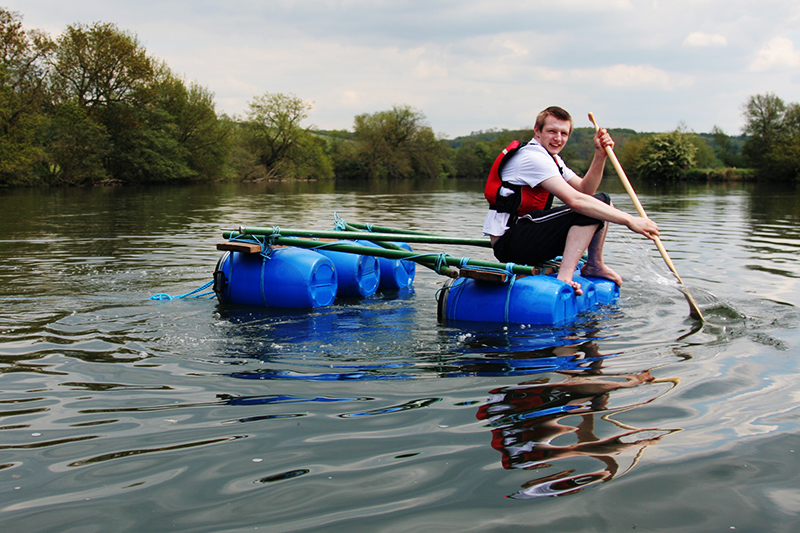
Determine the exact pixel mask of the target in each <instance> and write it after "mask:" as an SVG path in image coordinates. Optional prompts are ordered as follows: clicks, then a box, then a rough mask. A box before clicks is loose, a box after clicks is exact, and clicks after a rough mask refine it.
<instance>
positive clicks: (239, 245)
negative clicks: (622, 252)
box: [214, 217, 619, 325]
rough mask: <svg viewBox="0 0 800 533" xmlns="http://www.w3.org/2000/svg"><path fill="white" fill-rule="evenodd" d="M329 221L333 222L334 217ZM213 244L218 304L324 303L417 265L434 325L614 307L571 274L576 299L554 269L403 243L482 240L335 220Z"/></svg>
mask: <svg viewBox="0 0 800 533" xmlns="http://www.w3.org/2000/svg"><path fill="white" fill-rule="evenodd" d="M337 218H338V217H337ZM223 235H224V237H225V238H226V239H227V241H225V242H222V243H219V244H217V249H218V250H221V251H223V252H225V253H224V254H223V255H222V256H221V257H220V259H219V261H218V262H217V267H216V269H215V272H214V292H215V293H216V296H217V298H218V299H219V301H220V302H221V303H225V304H238V305H256V306H266V307H272V308H286V309H303V308H305V309H312V308H320V307H326V306H330V305H332V304H333V303H334V301H337V300H350V299H354V298H356V299H357V298H367V297H370V296H372V295H373V294H375V293H376V292H386V291H399V290H404V289H408V288H410V287H411V286H412V285H413V282H414V278H415V275H416V265H422V266H424V267H427V268H430V269H431V270H433V271H435V272H437V273H438V274H440V275H443V276H446V277H447V280H446V281H445V283H444V286H443V287H442V289H440V290H439V291H438V292H437V295H436V296H437V300H438V319H439V321H440V322H460V321H465V322H484V323H506V324H530V325H564V324H567V323H570V322H573V321H574V320H575V319H576V317H577V316H578V314H579V313H581V312H584V311H587V310H591V309H594V308H596V307H597V306H598V305H608V304H613V303H614V302H615V301H616V300H617V298H618V297H619V288H618V287H617V285H616V284H615V283H614V282H612V281H609V280H606V279H600V278H588V277H583V276H580V275H579V273H578V272H576V273H575V276H574V279H575V281H577V282H579V283H580V284H581V287H582V288H583V294H582V295H580V296H576V295H575V292H574V291H573V289H572V288H571V287H570V286H569V285H567V284H566V283H564V282H562V281H559V280H558V279H556V277H555V276H556V273H557V268H558V264H557V263H552V264H548V265H539V266H527V265H517V264H513V263H495V262H488V261H479V260H473V259H469V258H458V257H453V256H450V255H447V254H442V253H439V254H431V253H419V252H415V251H413V249H412V247H411V245H410V243H428V244H451V245H452V244H457V245H474V246H482V247H488V248H490V247H491V245H490V243H489V241H488V240H486V239H463V238H454V237H449V236H443V235H433V234H428V233H421V232H412V231H406V230H398V229H394V228H383V227H376V226H372V225H365V224H348V223H345V222H343V221H341V220H338V221H337V226H336V229H335V230H332V231H318V230H300V229H282V228H279V227H271V228H252V227H240V228H238V229H237V230H236V231H227V232H225V233H224V234H223Z"/></svg>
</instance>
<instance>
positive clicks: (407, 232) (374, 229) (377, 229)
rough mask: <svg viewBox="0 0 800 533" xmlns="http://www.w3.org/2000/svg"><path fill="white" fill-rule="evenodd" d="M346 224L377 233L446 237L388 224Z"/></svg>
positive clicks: (346, 223) (353, 227)
mask: <svg viewBox="0 0 800 533" xmlns="http://www.w3.org/2000/svg"><path fill="white" fill-rule="evenodd" d="M345 225H347V226H349V227H348V228H347V229H351V228H352V229H358V230H366V231H372V232H375V233H398V234H401V235H424V236H428V237H444V235H436V234H434V233H425V232H422V231H413V230H406V229H398V228H390V227H387V226H376V225H374V224H360V223H358V222H345Z"/></svg>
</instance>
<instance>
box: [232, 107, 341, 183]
mask: <svg viewBox="0 0 800 533" xmlns="http://www.w3.org/2000/svg"><path fill="white" fill-rule="evenodd" d="M249 107H250V109H249V111H248V112H247V121H245V122H243V123H242V126H243V129H242V131H241V132H240V137H239V138H240V140H241V141H243V142H244V147H243V148H244V151H245V152H247V151H249V153H250V154H251V155H252V163H253V164H254V165H258V166H260V167H262V169H257V168H252V167H251V168H249V169H247V168H245V169H244V170H245V173H246V174H247V175H249V176H255V177H259V178H263V177H276V178H291V179H310V178H331V177H333V165H332V163H331V161H330V158H329V157H328V155H327V154H326V153H325V141H324V139H319V138H317V137H316V136H314V135H313V134H312V133H311V128H310V127H306V128H303V127H301V125H300V124H301V122H302V121H303V120H305V119H306V118H308V111H309V110H310V109H311V104H310V103H308V102H305V101H304V100H303V99H301V98H298V97H297V96H295V95H285V94H281V93H265V94H263V95H261V96H256V97H255V98H254V99H253V100H252V101H251V102H250V103H249ZM245 161H246V158H245Z"/></svg>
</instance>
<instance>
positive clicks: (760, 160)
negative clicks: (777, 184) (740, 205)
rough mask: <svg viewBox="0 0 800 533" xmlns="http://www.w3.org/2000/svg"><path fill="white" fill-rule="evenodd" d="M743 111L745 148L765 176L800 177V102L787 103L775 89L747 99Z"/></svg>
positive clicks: (783, 178) (762, 175) (784, 178)
mask: <svg viewBox="0 0 800 533" xmlns="http://www.w3.org/2000/svg"><path fill="white" fill-rule="evenodd" d="M743 115H744V118H745V126H744V133H746V134H747V135H749V137H748V139H747V141H746V142H745V144H744V147H743V148H742V151H743V152H744V154H745V156H746V157H747V159H748V161H749V162H750V164H751V165H752V166H753V167H754V168H755V169H757V171H758V173H759V175H760V176H761V177H765V178H768V179H775V180H789V179H798V178H800V105H798V104H796V103H790V104H788V105H787V104H785V103H784V102H783V100H781V99H780V98H779V97H777V96H775V95H774V94H772V93H767V94H757V95H755V96H751V97H749V98H748V99H747V102H746V103H745V106H744V111H743Z"/></svg>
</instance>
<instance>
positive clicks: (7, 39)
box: [0, 8, 55, 185]
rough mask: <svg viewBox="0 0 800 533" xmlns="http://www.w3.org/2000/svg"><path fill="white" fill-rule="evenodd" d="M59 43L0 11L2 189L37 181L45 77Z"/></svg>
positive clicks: (0, 167)
mask: <svg viewBox="0 0 800 533" xmlns="http://www.w3.org/2000/svg"><path fill="white" fill-rule="evenodd" d="M54 46H55V45H54V43H53V42H52V41H51V40H50V39H49V38H48V37H47V36H46V35H44V34H43V33H42V32H39V31H36V30H31V31H26V30H24V29H23V28H22V22H21V19H20V17H19V15H17V14H16V13H11V12H9V11H6V10H4V9H2V8H0V185H17V184H31V183H35V182H36V176H35V174H34V172H33V169H34V166H35V165H36V164H37V162H38V161H39V160H40V159H41V149H40V147H39V146H38V145H37V143H36V131H37V129H38V127H39V125H40V124H41V123H42V120H43V118H44V117H43V111H42V105H43V104H44V100H45V96H46V94H45V75H46V72H47V62H48V60H49V57H50V55H51V54H52V51H53V48H54Z"/></svg>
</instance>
